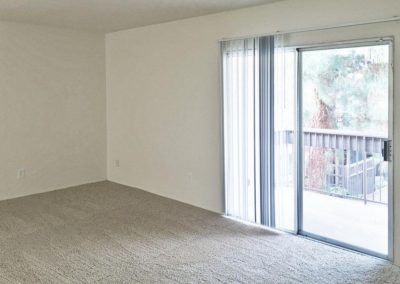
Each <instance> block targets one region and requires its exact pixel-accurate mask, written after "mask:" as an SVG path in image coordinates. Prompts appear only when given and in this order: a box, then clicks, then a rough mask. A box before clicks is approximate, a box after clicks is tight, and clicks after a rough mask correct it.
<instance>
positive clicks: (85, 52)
mask: <svg viewBox="0 0 400 284" xmlns="http://www.w3.org/2000/svg"><path fill="white" fill-rule="evenodd" d="M0 38H1V40H0V86H1V89H0V139H1V147H0V157H1V163H0V180H1V183H0V199H8V198H13V197H17V196H22V195H28V194H34V193H38V192H43V191H47V190H54V189H58V188H62V187H67V186H71V185H77V184H82V183H87V182H92V181H98V180H104V179H105V178H106V167H105V165H106V158H105V157H106V115H105V112H106V110H105V101H106V97H105V62H104V56H105V51H104V35H97V34H90V33H84V32H77V31H70V30H63V29H54V28H47V27H40V26H33V25H24V24H16V23H8V22H0ZM20 168H24V169H25V174H26V176H25V178H23V179H17V170H18V169H20Z"/></svg>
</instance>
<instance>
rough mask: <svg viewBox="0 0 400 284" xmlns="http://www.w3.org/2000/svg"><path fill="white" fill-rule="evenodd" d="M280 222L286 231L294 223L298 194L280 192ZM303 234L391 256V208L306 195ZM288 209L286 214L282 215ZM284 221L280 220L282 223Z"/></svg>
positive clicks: (287, 191)
mask: <svg viewBox="0 0 400 284" xmlns="http://www.w3.org/2000/svg"><path fill="white" fill-rule="evenodd" d="M277 193H278V194H277V196H276V197H277V201H278V202H277V205H278V206H277V210H278V212H277V218H278V219H277V220H278V222H280V225H281V226H282V227H291V226H292V224H293V222H294V218H293V216H294V212H292V211H293V204H294V191H293V190H290V189H285V190H281V191H278V192H277ZM303 199H304V203H303V230H304V231H307V232H309V233H313V234H316V235H319V236H322V237H327V238H330V239H335V240H338V241H340V242H344V243H348V244H351V245H353V246H358V247H361V248H364V249H368V250H371V251H374V252H378V253H380V254H383V255H387V253H388V247H387V244H388V207H387V205H385V204H378V203H372V202H368V203H367V204H364V201H362V200H354V199H346V198H341V197H334V196H329V195H324V194H320V193H315V192H311V191H304V193H303ZM283 208H286V210H284V211H285V214H280V213H279V211H282V210H283ZM279 218H280V219H279Z"/></svg>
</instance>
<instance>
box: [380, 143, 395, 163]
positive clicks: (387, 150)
mask: <svg viewBox="0 0 400 284" xmlns="http://www.w3.org/2000/svg"><path fill="white" fill-rule="evenodd" d="M392 154H393V150H392V140H385V141H383V149H382V156H383V160H384V161H385V162H391V161H392Z"/></svg>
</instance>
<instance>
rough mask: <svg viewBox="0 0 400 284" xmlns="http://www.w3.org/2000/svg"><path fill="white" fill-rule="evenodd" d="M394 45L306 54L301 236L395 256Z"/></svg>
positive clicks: (302, 57) (303, 63) (302, 73)
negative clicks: (391, 207) (390, 151)
mask: <svg viewBox="0 0 400 284" xmlns="http://www.w3.org/2000/svg"><path fill="white" fill-rule="evenodd" d="M390 48H391V46H390V43H388V42H381V43H379V44H378V43H373V44H371V43H365V44H358V45H354V44H350V45H342V46H333V47H328V48H326V47H322V48H310V49H300V50H299V58H300V65H299V66H300V68H299V77H298V78H299V84H300V86H301V87H300V93H301V101H302V107H301V134H300V135H301V136H302V149H301V152H302V153H301V156H302V168H303V170H302V172H303V176H302V189H301V190H302V192H301V201H302V203H301V208H300V209H301V212H300V216H301V221H300V228H299V229H300V230H301V232H302V233H303V234H305V235H310V236H313V237H316V238H321V239H324V240H327V241H331V242H333V243H337V244H344V245H345V246H349V247H352V248H356V249H357V248H359V249H360V250H364V251H369V252H373V253H376V254H379V255H385V256H386V255H388V223H389V221H388V216H389V214H388V184H389V180H388V161H387V157H384V156H383V154H382V149H383V148H384V146H385V145H387V141H388V139H389V123H390V121H389V94H390V89H389V86H390V64H391V62H390V57H391V56H390Z"/></svg>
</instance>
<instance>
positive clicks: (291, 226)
mask: <svg viewBox="0 0 400 284" xmlns="http://www.w3.org/2000/svg"><path fill="white" fill-rule="evenodd" d="M397 30H398V29H397V26H396V25H395V24H393V23H383V24H372V25H368V27H366V26H356V27H344V28H338V29H331V30H323V31H307V32H297V33H293V34H285V35H276V36H267V37H258V38H249V39H242V40H232V41H226V42H223V43H222V45H221V47H222V59H223V60H222V63H223V64H222V67H223V68H222V69H223V70H222V71H223V72H222V78H223V99H224V104H223V105H224V117H223V118H224V163H225V164H224V167H225V200H226V214H227V215H229V216H232V217H235V218H239V219H242V220H245V221H249V222H254V223H258V224H262V225H266V226H270V227H274V228H277V229H281V230H285V231H289V232H292V233H295V234H301V235H305V236H308V237H311V238H315V239H318V240H322V241H326V242H329V243H333V244H336V245H340V246H343V247H346V248H350V249H354V250H358V251H362V252H366V253H369V254H372V255H376V256H380V257H383V258H389V259H392V257H393V174H392V172H393V162H392V152H393V150H392V139H393V119H392V117H393V68H394V66H393V61H394V59H393V56H394V54H393V45H394V41H393V38H392V37H386V33H387V32H388V31H391V33H393V35H395V36H398V37H400V33H399V32H397ZM355 35H359V36H360V37H361V38H365V39H364V40H354V38H355ZM321 42H322V43H321ZM397 59H398V60H400V57H399V55H397ZM399 71H400V70H399Z"/></svg>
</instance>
